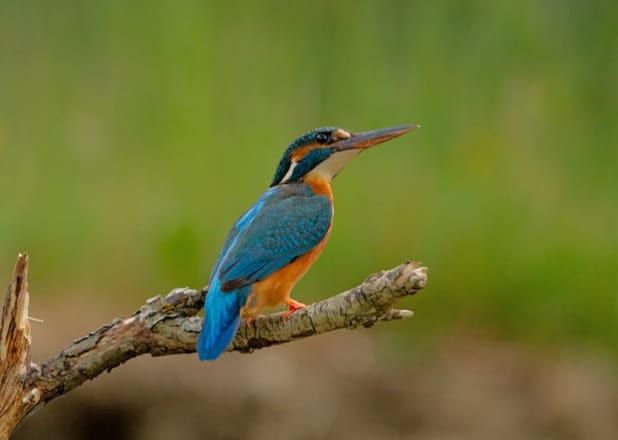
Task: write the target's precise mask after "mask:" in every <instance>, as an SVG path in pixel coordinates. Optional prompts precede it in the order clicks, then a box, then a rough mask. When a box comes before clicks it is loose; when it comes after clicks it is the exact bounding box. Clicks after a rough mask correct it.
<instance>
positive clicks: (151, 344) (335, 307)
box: [0, 255, 427, 439]
mask: <svg viewBox="0 0 618 440" xmlns="http://www.w3.org/2000/svg"><path fill="white" fill-rule="evenodd" d="M27 270H28V258H27V256H25V255H20V256H19V258H18V260H17V265H16V267H15V273H14V275H13V281H12V282H11V285H10V286H9V292H8V294H7V298H6V300H5V305H4V310H3V315H2V322H1V323H0V329H1V331H2V333H0V335H1V337H2V339H1V340H0V341H1V342H0V356H1V357H0V359H1V362H2V363H1V364H0V380H1V382H0V384H1V388H0V439H4V438H8V436H9V435H10V433H12V432H13V431H14V429H15V428H16V427H17V426H18V425H19V423H20V422H21V420H22V419H23V417H25V416H26V414H28V412H29V411H31V410H32V409H33V408H34V407H36V406H37V405H38V404H40V403H42V402H47V401H49V400H51V399H54V398H55V397H58V396H60V395H62V394H65V393H67V392H69V391H71V390H72V389H74V388H76V387H78V386H79V385H81V384H82V383H83V382H85V381H86V380H90V379H93V378H95V377H97V376H98V375H99V374H101V373H102V372H104V371H109V370H111V369H113V368H115V367H117V366H118V365H120V364H122V363H124V362H126V361H127V360H129V359H131V358H133V357H136V356H139V355H142V354H146V353H149V354H151V355H152V356H161V355H170V354H178V353H191V352H194V351H195V344H196V341H197V337H198V335H199V332H200V329H201V323H202V318H200V317H197V316H195V315H196V314H197V313H198V312H199V311H200V310H201V308H202V306H203V304H204V297H205V295H206V293H207V289H206V288H205V289H202V290H193V289H189V288H179V289H174V290H173V291H172V292H170V293H169V294H168V295H167V296H166V297H164V298H162V297H160V296H157V297H154V298H151V299H149V300H148V301H146V303H145V304H144V305H143V306H142V307H140V309H139V310H138V311H137V312H135V313H134V314H133V315H132V316H131V317H129V318H127V319H116V320H114V321H112V322H111V323H109V324H107V325H104V326H102V327H100V328H99V329H97V330H95V331H93V332H91V333H89V334H88V335H87V336H84V337H82V338H80V339H78V340H76V341H74V342H73V343H72V344H71V345H69V346H68V347H67V348H66V349H64V350H63V351H62V352H60V353H58V354H57V355H55V356H54V357H52V358H51V359H49V360H48V361H46V362H43V363H40V364H35V363H32V362H30V325H29V322H28V290H27V279H26V277H27ZM426 282H427V268H426V267H423V266H421V265H420V264H419V263H413V262H408V263H404V264H401V265H399V266H397V267H395V268H393V269H390V270H387V271H383V272H380V273H378V274H375V275H372V276H370V277H369V278H367V279H366V280H365V282H364V283H362V284H361V285H359V286H358V287H355V288H353V289H351V290H348V291H346V292H343V293H340V294H339V295H336V296H333V297H331V298H328V299H326V300H324V301H320V302H318V303H315V304H312V305H310V306H307V307H306V308H304V309H301V310H298V311H296V312H294V313H293V314H292V315H291V316H290V317H289V319H287V320H286V321H283V319H282V317H283V314H282V313H275V314H272V315H268V316H264V317H261V318H258V319H256V320H255V321H254V322H253V323H252V324H251V325H246V324H245V323H243V324H241V327H240V329H239V331H238V334H237V335H236V338H235V340H234V342H233V344H232V346H231V347H230V349H229V350H230V351H240V352H244V353H248V352H251V351H253V350H256V349H260V348H265V347H269V346H271V345H277V344H282V343H286V342H291V341H294V340H296V339H299V338H304V337H307V336H313V335H317V334H320V333H325V332H329V331H332V330H337V329H342V328H348V329H355V328H360V327H371V326H372V325H373V324H375V323H376V322H379V321H390V320H394V319H403V318H407V317H410V316H412V312H410V311H408V310H398V309H393V306H394V304H395V303H396V302H397V301H398V300H399V299H401V298H402V297H404V296H407V295H413V294H414V293H416V292H418V291H419V290H420V289H422V288H423V287H425V284H426ZM196 362H197V359H196Z"/></svg>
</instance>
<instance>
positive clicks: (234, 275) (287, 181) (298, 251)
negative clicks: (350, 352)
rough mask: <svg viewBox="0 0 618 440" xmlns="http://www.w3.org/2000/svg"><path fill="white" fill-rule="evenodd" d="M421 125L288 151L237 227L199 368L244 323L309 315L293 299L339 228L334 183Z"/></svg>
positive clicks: (212, 301) (219, 265)
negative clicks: (362, 157) (278, 314)
mask: <svg viewBox="0 0 618 440" xmlns="http://www.w3.org/2000/svg"><path fill="white" fill-rule="evenodd" d="M416 127H418V125H405V126H400V127H392V128H384V129H380V130H373V131H368V132H364V133H353V132H351V131H349V130H345V129H343V128H337V127H323V128H318V129H315V130H312V131H310V132H308V133H306V134H304V135H302V136H300V137H299V138H297V139H296V140H295V141H294V142H292V144H290V146H289V147H288V148H287V149H286V150H285V153H284V154H283V157H282V158H281V160H280V162H279V165H278V166H277V170H276V171H275V175H274V177H273V180H272V182H271V184H270V187H269V188H268V189H267V190H266V192H264V193H263V194H262V195H261V196H260V197H259V198H258V199H257V201H256V202H255V203H254V204H253V206H252V207H251V208H249V210H247V211H246V212H245V213H244V214H243V215H242V216H241V217H240V218H239V219H238V221H237V222H236V223H235V224H234V226H233V227H232V229H231V231H230V232H229V233H228V235H227V238H226V239H225V242H224V243H223V247H222V249H221V251H220V253H219V256H218V258H217V261H216V263H215V266H214V269H213V271H212V274H211V277H210V282H209V285H208V294H207V295H206V300H205V303H204V323H203V325H202V330H201V332H200V336H199V339H198V342H197V353H198V357H199V359H200V360H215V359H216V358H218V357H219V356H220V355H221V353H223V352H224V351H225V350H226V348H227V347H228V346H229V345H230V344H231V343H232V340H233V339H234V336H235V335H236V331H237V330H238V327H239V325H240V321H241V319H243V318H244V319H246V320H248V321H249V322H251V321H252V320H253V319H254V318H255V317H256V316H258V315H259V313H260V312H261V311H262V309H264V308H266V307H275V306H278V305H286V306H287V307H288V311H287V312H286V313H285V314H284V316H283V319H284V320H285V319H287V318H288V317H289V316H290V314H291V313H293V312H294V311H296V310H298V309H300V308H303V307H305V305H304V304H303V303H301V302H298V301H295V300H293V299H292V298H290V292H291V290H292V288H293V287H294V285H295V284H296V283H297V282H298V280H300V278H302V276H303V275H304V274H305V273H306V272H307V270H309V268H310V267H311V265H313V263H315V261H316V260H317V259H318V257H319V256H320V254H321V252H322V250H323V249H324V246H325V245H326V242H327V240H328V237H329V234H330V231H331V227H332V222H333V213H334V210H333V207H334V205H333V191H332V189H331V181H332V179H333V178H334V177H335V176H336V175H337V174H338V173H339V172H340V171H341V170H342V169H343V167H344V166H345V165H346V164H347V163H348V162H349V161H350V160H351V159H352V158H354V157H355V156H357V155H358V154H359V153H361V152H362V151H364V150H365V149H367V148H369V147H371V146H373V145H377V144H380V143H382V142H386V141H388V140H390V139H393V138H395V137H398V136H401V135H403V134H405V133H407V132H408V131H410V130H412V129H413V128H416Z"/></svg>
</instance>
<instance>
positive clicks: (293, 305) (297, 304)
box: [283, 298, 307, 321]
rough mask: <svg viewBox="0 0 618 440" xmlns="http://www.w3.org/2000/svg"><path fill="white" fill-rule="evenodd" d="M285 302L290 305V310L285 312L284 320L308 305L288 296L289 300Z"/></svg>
mask: <svg viewBox="0 0 618 440" xmlns="http://www.w3.org/2000/svg"><path fill="white" fill-rule="evenodd" d="M285 303H286V305H287V306H288V311H287V312H285V313H284V314H283V320H284V321H285V320H286V319H288V318H289V317H290V315H291V314H292V313H294V312H295V311H297V310H298V309H304V308H305V307H307V306H306V305H305V304H303V303H301V302H299V301H296V300H293V299H292V298H288V300H287V301H286V302H285Z"/></svg>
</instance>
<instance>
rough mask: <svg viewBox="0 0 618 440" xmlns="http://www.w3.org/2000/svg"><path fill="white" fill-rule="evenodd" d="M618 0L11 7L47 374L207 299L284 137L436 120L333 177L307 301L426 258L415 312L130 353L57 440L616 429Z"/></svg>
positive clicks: (1, 89) (1, 116)
mask: <svg viewBox="0 0 618 440" xmlns="http://www.w3.org/2000/svg"><path fill="white" fill-rule="evenodd" d="M616 23H618V3H617V2H609V1H608V2H604V1H590V2H581V1H570V0H562V1H540V2H539V1H527V0H524V1H504V2H491V1H483V0H470V1H466V2H447V1H434V2H420V1H380V2H378V1H370V0H356V1H347V0H338V1H332V2H326V1H313V2H304V3H300V4H293V3H291V2H275V1H265V2H246V1H238V0H228V1H225V2H223V1H198V0H195V1H190V0H187V1H182V2H175V1H163V0H161V1H160V0H156V1H149V2H141V1H134V2H124V1H117V0H110V1H105V2H81V1H74V0H57V1H55V2H46V1H38V2H37V1H30V0H26V1H17V0H3V1H2V2H1V3H0V200H1V201H2V205H1V206H2V210H1V214H0V268H1V270H0V282H1V283H2V284H5V285H6V283H8V280H9V276H10V273H11V268H12V266H13V263H14V259H15V257H16V254H17V253H18V252H20V251H28V252H29V253H30V256H31V275H30V276H31V278H30V284H31V293H32V300H31V314H32V315H33V316H35V317H37V318H41V319H44V320H45V322H44V323H36V322H35V323H33V324H32V325H33V350H34V358H35V360H42V359H44V358H46V357H47V356H50V355H51V354H52V353H54V352H56V351H58V350H60V349H61V348H62V347H63V346H65V345H67V344H68V343H69V342H70V341H71V340H72V339H74V338H77V337H79V336H81V335H82V334H84V333H86V332H88V331H89V330H92V329H94V328H95V327H97V326H99V325H101V324H103V323H105V322H108V321H109V320H111V319H112V318H113V317H117V316H127V315H128V314H130V313H132V311H133V310H135V309H136V308H137V307H138V306H139V305H140V304H141V303H142V302H143V301H144V299H145V298H147V297H150V296H153V295H156V294H164V293H166V292H168V291H169V290H170V289H172V288H174V287H177V286H185V285H188V286H192V287H200V286H203V285H204V284H206V282H207V279H208V276H209V271H210V268H211V265H212V264H213V262H214V259H215V257H216V254H217V251H218V249H219V246H220V245H221V243H222V241H223V238H224V236H225V234H226V233H227V230H228V228H229V227H230V226H231V224H232V223H233V221H234V220H235V219H236V218H237V217H238V215H239V214H240V213H242V212H243V211H244V210H245V209H246V208H247V207H248V206H249V205H250V204H251V203H252V202H253V201H254V200H255V198H256V197H258V195H259V194H260V192H261V191H262V190H263V189H264V188H266V186H267V185H268V183H269V182H270V179H271V176H272V174H273V173H274V169H275V166H276V164H277V161H278V160H279V157H280V155H281V154H282V152H283V150H284V148H285V147H286V146H287V144H288V143H289V142H290V141H291V140H292V139H293V138H295V137H296V136H297V135H299V134H302V133H303V132H305V131H307V130H309V129H311V128H314V127H318V126H322V125H338V126H342V127H346V128H349V129H351V130H354V131H362V130H368V129H374V128H379V127H385V126H392V125H399V124H407V123H420V124H422V126H423V127H422V129H420V130H417V131H416V132H413V133H411V134H409V135H407V136H405V137H403V138H401V139H398V140H396V141H393V142H391V143H388V144H385V145H383V146H380V147H378V148H375V149H374V150H372V151H370V152H367V153H366V154H363V155H362V156H360V157H358V158H357V159H356V160H355V161H354V162H353V163H352V164H350V166H349V167H348V168H347V169H346V170H345V171H344V172H343V173H342V174H341V176H339V177H338V178H337V180H336V181H335V185H334V186H335V195H336V207H337V208H336V210H337V214H336V221H335V227H334V231H333V233H332V236H331V240H330V243H329V246H327V248H326V250H325V252H324V254H323V256H322V258H321V259H320V260H319V262H318V263H317V264H316V265H315V267H314V268H313V269H312V270H311V271H310V273H309V274H308V275H307V277H306V278H305V279H304V280H303V281H302V282H301V283H300V284H299V285H298V286H297V288H296V290H295V292H296V294H295V296H296V297H297V298H298V299H301V300H304V301H305V302H311V301H313V300H317V299H320V298H324V297H326V296H329V295H331V294H334V293H337V292H339V291H341V290H344V289H346V288H349V287H352V286H354V285H356V284H357V283H359V282H360V281H362V280H363V279H364V277H365V276H367V275H368V274H370V273H373V272H376V271H378V270H381V269H385V268H389V267H392V266H395V265H397V264H399V263H400V262H402V261H404V260H408V259H415V260H421V261H423V262H424V263H425V264H427V265H428V266H429V268H430V272H429V274H430V283H429V285H428V287H427V289H426V290H424V291H423V292H422V293H421V294H419V295H418V296H417V297H415V298H412V299H410V300H407V301H406V303H405V304H403V306H405V307H409V308H412V309H413V310H414V311H415V312H416V315H415V317H414V318H413V319H411V320H409V321H408V322H401V323H391V324H388V325H382V326H378V327H376V328H373V329H371V330H366V331H358V332H340V333H338V334H331V335H325V336H321V337H319V338H312V339H311V340H307V341H302V342H298V343H294V344H291V345H289V346H282V347H277V348H273V349H268V350H263V351H261V352H259V353H255V354H253V355H250V356H245V355H240V354H228V355H226V356H224V358H223V359H221V360H220V361H218V362H216V363H214V364H199V363H198V362H197V360H196V359H195V357H194V356H175V357H171V358H168V359H150V358H144V359H136V360H133V361H131V362H129V363H128V364H127V365H126V366H123V367H121V368H118V369H116V370H114V371H113V372H112V373H111V374H109V375H105V377H102V378H100V379H97V380H96V381H94V382H92V383H90V384H87V385H85V386H83V387H81V388H80V389H78V390H76V391H74V392H72V393H70V394H69V395H67V396H65V397H63V398H62V399H58V400H57V401H54V402H52V403H51V404H49V405H48V406H47V407H46V408H44V409H41V410H39V411H38V412H37V413H35V414H34V415H32V416H31V417H30V418H29V419H28V420H27V421H26V423H25V424H24V425H23V427H22V429H21V430H20V431H19V433H18V434H17V435H16V436H15V438H17V439H29V438H41V437H42V436H43V435H44V436H45V438H48V439H55V438H65V439H66V438H75V439H80V438H116V439H142V438H143V439H162V438H174V437H176V436H178V437H179V438H187V439H192V438H229V439H235V438H249V437H250V438H253V439H262V438H328V439H330V438H411V437H414V438H422V439H424V438H427V439H442V438H474V439H482V438H560V439H562V438H618V374H617V373H616V362H617V361H618V357H617V355H618V275H617V274H618V142H617V141H618V56H617V54H618V32H617V30H616V29H617V27H616Z"/></svg>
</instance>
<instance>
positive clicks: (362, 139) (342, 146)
mask: <svg viewBox="0 0 618 440" xmlns="http://www.w3.org/2000/svg"><path fill="white" fill-rule="evenodd" d="M419 127H420V125H402V126H400V127H391V128H381V129H379V130H373V131H366V132H364V133H358V134H352V136H351V137H349V138H348V139H343V140H341V141H339V142H337V143H336V144H335V145H333V146H334V147H337V149H338V150H339V151H343V150H352V149H364V148H369V147H372V146H373V145H377V144H381V143H382V142H386V141H390V140H391V139H394V138H396V137H399V136H401V135H404V134H406V133H407V132H409V131H410V130H413V129H415V128H419Z"/></svg>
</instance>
